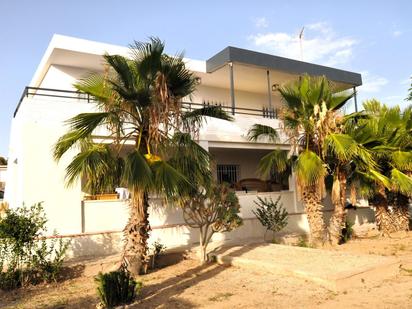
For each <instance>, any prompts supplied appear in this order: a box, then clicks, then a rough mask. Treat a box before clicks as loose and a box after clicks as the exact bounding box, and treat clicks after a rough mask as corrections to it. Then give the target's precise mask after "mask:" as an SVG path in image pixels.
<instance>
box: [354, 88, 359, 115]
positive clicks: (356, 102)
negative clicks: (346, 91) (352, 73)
mask: <svg viewBox="0 0 412 309" xmlns="http://www.w3.org/2000/svg"><path fill="white" fill-rule="evenodd" d="M353 100H354V101H355V112H356V113H357V112H358V98H357V94H356V87H353Z"/></svg>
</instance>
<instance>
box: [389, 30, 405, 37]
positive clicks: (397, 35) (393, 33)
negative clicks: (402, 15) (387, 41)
mask: <svg viewBox="0 0 412 309" xmlns="http://www.w3.org/2000/svg"><path fill="white" fill-rule="evenodd" d="M402 34H403V32H402V31H400V30H395V31H393V32H392V35H393V37H395V38H397V37H400V36H401V35H402Z"/></svg>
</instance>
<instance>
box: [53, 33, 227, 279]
mask: <svg viewBox="0 0 412 309" xmlns="http://www.w3.org/2000/svg"><path fill="white" fill-rule="evenodd" d="M130 52H131V53H130V54H131V57H130V58H126V57H123V56H119V55H107V54H106V55H104V60H105V64H106V65H105V71H104V73H103V74H98V73H96V74H91V75H90V76H88V77H86V78H84V79H82V80H80V81H79V82H77V83H76V84H75V87H76V88H77V89H78V90H79V91H81V92H84V93H87V94H89V95H90V96H92V97H93V98H94V99H95V100H96V108H97V110H96V112H91V113H82V114H79V115H77V116H75V117H73V118H71V119H69V120H68V125H69V126H70V129H69V131H68V132H67V133H66V134H64V135H63V136H62V137H61V138H60V139H59V140H58V142H57V144H56V146H55V149H54V157H55V159H56V160H59V159H60V158H61V157H62V156H63V155H64V154H65V153H66V152H67V151H68V150H69V149H72V148H74V149H76V150H77V151H78V154H77V155H76V156H75V157H74V158H73V160H72V161H71V163H70V164H69V165H68V167H67V169H66V171H67V182H68V184H72V183H74V182H75V181H76V180H77V179H79V178H80V177H85V178H86V179H87V178H88V176H89V177H91V176H92V175H93V174H95V175H99V176H101V178H103V179H105V178H106V179H107V178H108V179H110V178H113V176H112V175H114V174H115V175H120V177H119V178H118V179H120V182H121V185H122V186H127V187H128V188H129V189H130V192H131V199H130V211H129V219H128V222H127V225H126V227H125V228H124V240H125V244H124V249H123V255H122V262H123V265H124V266H125V267H127V268H128V270H129V271H131V272H132V273H133V274H138V273H141V272H144V271H145V270H146V265H147V241H148V237H149V232H150V225H149V220H148V208H149V194H160V195H162V196H164V197H166V198H169V197H175V196H178V195H179V194H181V193H184V192H187V191H188V190H191V187H192V185H191V180H190V179H189V178H188V176H189V177H195V176H196V175H200V174H202V173H203V172H204V170H205V169H207V168H208V160H207V159H208V153H207V152H205V151H204V150H203V149H202V148H201V147H200V146H199V145H198V144H197V143H195V142H194V141H193V140H192V139H191V132H193V130H194V129H196V128H197V127H198V126H200V125H201V124H202V121H203V120H204V116H212V117H218V118H221V119H227V120H230V117H229V116H228V115H227V114H226V113H224V112H223V111H222V110H221V109H219V108H215V107H206V108H203V109H199V110H194V111H191V112H188V111H185V110H184V108H183V105H182V100H183V99H184V98H185V97H188V96H190V95H191V94H192V93H193V91H194V90H195V86H196V79H195V76H194V75H193V73H191V72H190V71H189V70H188V69H186V67H185V63H184V61H183V55H182V54H178V55H176V56H174V57H171V56H168V55H166V54H165V53H164V43H163V42H162V41H160V40H159V39H158V38H150V41H149V42H143V43H142V42H135V43H134V44H133V45H132V46H131V48H130ZM97 129H99V130H100V129H105V130H106V131H107V132H108V134H107V135H108V136H107V138H105V139H104V140H103V141H102V140H100V141H99V142H97V140H96V139H95V138H94V136H93V134H94V132H96V130H97ZM189 148H190V150H188V151H187V149H189ZM179 149H180V150H182V149H184V150H186V151H185V152H184V153H183V152H182V151H180V152H179V151H177V150H179ZM174 154H179V155H181V156H182V157H183V154H186V155H190V156H192V157H194V156H196V158H195V159H193V158H192V160H191V162H196V164H195V165H192V166H186V165H185V162H184V160H182V159H180V160H179V159H177V158H178V156H174ZM188 171H191V174H190V175H185V174H187V173H188ZM109 183H110V182H109Z"/></svg>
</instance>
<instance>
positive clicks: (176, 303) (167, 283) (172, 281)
mask: <svg viewBox="0 0 412 309" xmlns="http://www.w3.org/2000/svg"><path fill="white" fill-rule="evenodd" d="M254 247H255V245H249V246H243V247H241V248H240V249H238V250H236V251H233V254H236V255H237V256H240V255H242V254H243V253H245V252H248V251H249V250H251V249H252V248H254ZM228 249H229V248H218V249H217V251H218V252H219V253H223V252H225V251H226V250H228ZM225 269H226V267H225V266H221V265H218V264H216V263H207V264H204V265H199V266H197V267H194V268H191V269H189V270H187V271H185V272H183V273H182V274H178V275H176V276H175V277H173V278H168V279H166V280H164V281H162V282H160V283H156V284H151V285H147V286H144V288H143V290H142V293H141V294H140V296H139V298H140V300H139V301H138V302H136V303H135V304H133V305H131V306H130V307H129V308H145V309H151V308H156V307H158V306H160V305H163V306H165V308H169V307H170V308H194V307H197V306H198V305H196V304H193V303H191V302H189V301H187V300H182V299H179V296H180V295H181V294H182V293H183V292H184V291H185V290H186V289H187V288H190V287H192V286H194V285H196V284H198V283H200V282H202V281H205V280H208V279H210V278H213V277H215V276H216V275H218V274H220V273H221V272H223V271H224V270H225Z"/></svg>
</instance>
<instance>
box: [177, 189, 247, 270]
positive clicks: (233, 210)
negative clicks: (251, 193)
mask: <svg viewBox="0 0 412 309" xmlns="http://www.w3.org/2000/svg"><path fill="white" fill-rule="evenodd" d="M239 212H240V205H239V200H238V198H237V196H236V194H235V193H234V192H232V191H230V190H229V187H228V186H227V185H226V184H219V185H216V184H213V185H211V186H210V188H208V189H207V190H206V192H198V193H196V194H194V195H193V196H191V197H189V198H188V199H187V200H185V201H184V202H183V218H184V220H185V222H186V223H187V224H188V225H189V226H190V227H192V228H197V229H199V234H200V250H201V254H200V255H201V256H200V259H201V262H202V263H205V262H206V261H207V246H208V244H209V242H210V239H211V238H212V236H213V234H215V233H218V232H220V233H224V232H230V231H232V230H234V229H235V228H237V227H239V226H241V225H242V224H243V220H242V218H241V217H240V216H239Z"/></svg>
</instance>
